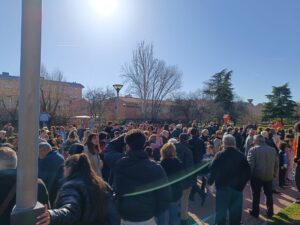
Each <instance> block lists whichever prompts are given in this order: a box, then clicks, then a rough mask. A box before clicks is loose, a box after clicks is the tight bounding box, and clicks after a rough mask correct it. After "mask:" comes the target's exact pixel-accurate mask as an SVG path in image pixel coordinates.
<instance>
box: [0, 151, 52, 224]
mask: <svg viewBox="0 0 300 225" xmlns="http://www.w3.org/2000/svg"><path fill="white" fill-rule="evenodd" d="M16 167H17V154H16V153H15V152H14V151H13V150H12V149H11V148H9V147H0V183H1V185H0V208H1V207H2V205H1V204H3V203H4V202H5V199H6V198H8V196H9V193H10V192H11V191H12V192H14V193H13V195H12V198H11V199H9V202H8V204H7V205H6V207H5V208H4V210H3V213H2V214H1V215H0V224H1V225H2V224H3V225H9V224H10V214H11V211H12V209H13V207H14V205H15V204H16V189H15V187H16V179H17V170H16ZM37 182H38V198H37V199H38V201H39V202H40V203H41V204H43V205H45V204H47V205H48V206H49V198H48V192H47V189H46V187H45V185H44V183H43V182H42V181H41V180H38V181H37ZM24 194H25V193H24ZM0 213H1V212H0Z"/></svg>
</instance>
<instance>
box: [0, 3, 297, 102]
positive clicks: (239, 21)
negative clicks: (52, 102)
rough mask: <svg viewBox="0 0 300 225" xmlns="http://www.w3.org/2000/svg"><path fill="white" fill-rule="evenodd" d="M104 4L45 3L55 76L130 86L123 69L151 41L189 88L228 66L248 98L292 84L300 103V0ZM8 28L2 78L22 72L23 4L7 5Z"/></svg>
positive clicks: (2, 40) (0, 7)
mask: <svg viewBox="0 0 300 225" xmlns="http://www.w3.org/2000/svg"><path fill="white" fill-rule="evenodd" d="M97 1H98V2H97ZM101 1H105V0H44V1H43V26H42V29H43V31H42V63H43V64H44V65H45V66H46V68H47V69H48V70H49V71H54V70H56V69H60V70H61V71H62V72H63V74H64V76H65V78H66V80H67V81H69V82H78V83H81V84H83V85H84V86H85V87H86V88H95V87H106V86H112V85H113V84H114V83H122V78H121V77H120V74H121V66H122V65H124V64H125V63H129V62H130V59H131V57H132V51H133V49H134V48H135V47H136V45H137V43H138V42H140V41H143V40H144V41H146V42H147V43H152V44H153V45H154V54H155V56H156V57H157V58H160V59H163V60H165V61H166V62H167V63H168V64H170V65H177V66H178V68H179V70H180V71H181V72H182V74H183V79H182V80H183V84H182V89H181V90H182V91H186V92H192V91H196V90H198V89H201V88H203V82H205V81H207V80H208V79H209V78H210V77H211V76H212V75H213V74H214V73H216V72H219V71H221V70H222V69H225V68H227V69H228V70H233V87H234V90H235V93H236V94H237V95H238V96H239V97H241V98H242V99H244V100H246V99H248V98H252V99H254V102H255V103H260V102H264V101H266V98H265V95H266V94H269V93H270V92H271V91H272V86H279V85H282V84H284V83H286V82H288V83H289V85H290V88H291V91H292V95H293V96H294V100H296V101H300V88H299V83H300V13H299V12H300V1H299V0H109V1H110V2H111V1H113V3H114V5H112V3H109V4H107V5H105V6H103V7H100V3H101ZM106 1H107V0H106ZM95 2H96V3H95ZM113 6H114V7H113ZM0 31H1V32H0V73H1V72H9V73H10V74H12V75H19V74H20V70H19V68H20V65H19V64H20V42H21V41H20V39H21V0H1V1H0ZM126 90H127V88H126V86H125V88H124V89H123V90H122V91H121V95H124V94H125V93H126Z"/></svg>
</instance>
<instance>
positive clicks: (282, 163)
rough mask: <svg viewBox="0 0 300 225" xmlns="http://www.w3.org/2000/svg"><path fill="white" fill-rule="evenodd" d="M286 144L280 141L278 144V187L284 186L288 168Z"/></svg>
mask: <svg viewBox="0 0 300 225" xmlns="http://www.w3.org/2000/svg"><path fill="white" fill-rule="evenodd" d="M286 148H287V144H286V143H285V142H281V143H280V144H279V149H280V150H279V187H281V188H284V186H286V183H285V179H286V172H287V168H288V156H287V154H286Z"/></svg>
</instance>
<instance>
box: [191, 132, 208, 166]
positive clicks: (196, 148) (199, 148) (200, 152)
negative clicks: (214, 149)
mask: <svg viewBox="0 0 300 225" xmlns="http://www.w3.org/2000/svg"><path fill="white" fill-rule="evenodd" d="M189 147H190V149H191V151H192V152H193V159H194V164H195V165H198V164H200V163H201V161H202V159H203V156H204V154H205V153H206V149H205V144H204V141H203V140H202V139H200V138H199V137H197V136H193V137H192V138H191V139H190V140H189Z"/></svg>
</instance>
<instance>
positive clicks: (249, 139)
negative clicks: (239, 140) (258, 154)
mask: <svg viewBox="0 0 300 225" xmlns="http://www.w3.org/2000/svg"><path fill="white" fill-rule="evenodd" d="M255 134H256V131H255V130H254V129H252V128H251V129H250V130H249V133H248V136H247V138H246V143H245V146H244V149H245V156H246V157H247V156H248V152H249V150H250V149H251V148H252V147H253V146H254V136H255Z"/></svg>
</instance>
